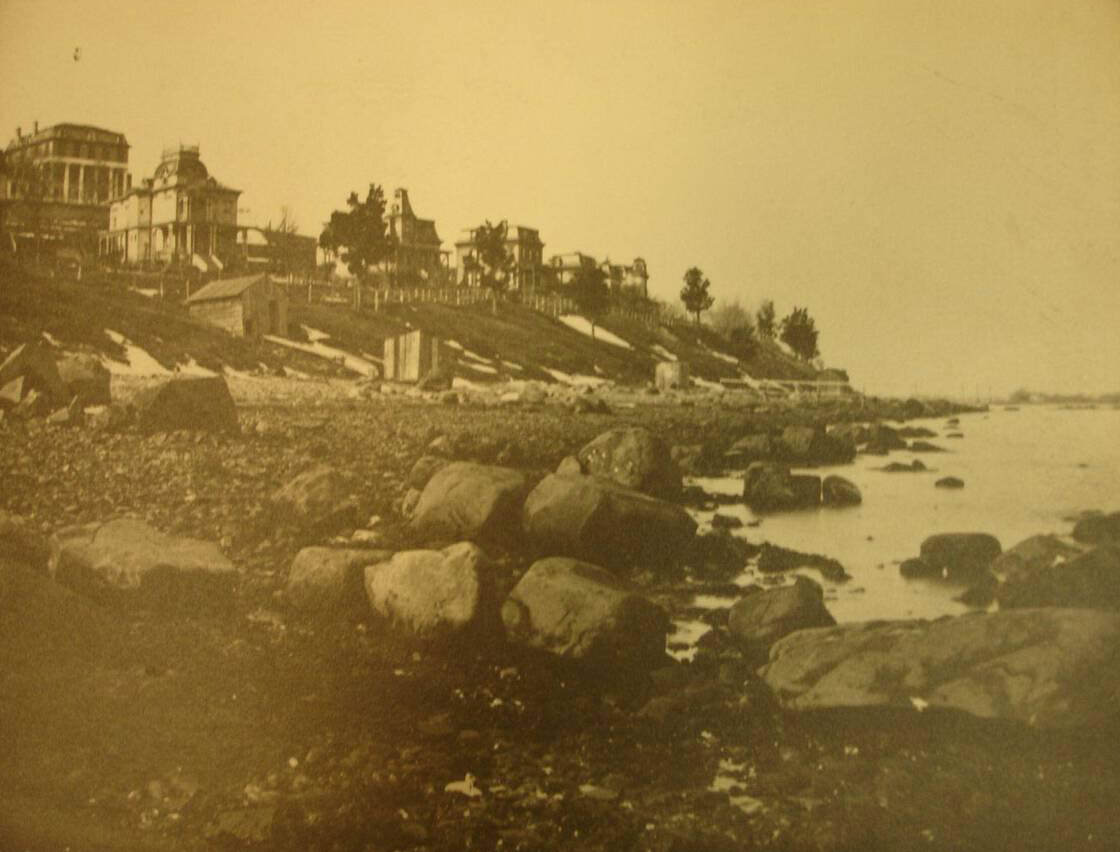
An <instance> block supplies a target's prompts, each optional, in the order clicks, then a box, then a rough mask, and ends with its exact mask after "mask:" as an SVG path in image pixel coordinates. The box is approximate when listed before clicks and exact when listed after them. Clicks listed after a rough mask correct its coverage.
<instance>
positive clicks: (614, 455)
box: [577, 426, 681, 500]
mask: <svg viewBox="0 0 1120 852" xmlns="http://www.w3.org/2000/svg"><path fill="white" fill-rule="evenodd" d="M577 457H578V459H579V462H580V465H581V466H582V468H583V470H584V472H586V473H590V474H592V475H594V476H603V477H606V478H607V479H610V480H613V481H614V482H617V483H618V484H619V485H621V486H622V487H623V488H630V489H632V490H634V491H642V492H644V493H646V494H649V495H650V496H651V497H657V498H659V499H662V500H672V499H675V498H676V497H678V496H679V495H680V491H681V472H680V470H679V469H678V468H677V465H676V463H675V462H674V461H673V458H672V454H671V452H670V450H669V447H668V445H666V443H665V442H664V441H662V440H661V439H660V438H658V437H657V436H655V435H654V434H653V433H651V432H650V431H649V430H648V429H645V428H642V427H640V426H639V427H632V428H626V429H611V430H610V431H608V432H604V433H603V434H601V435H599V436H598V437H596V438H595V439H594V440H592V441H590V442H589V443H587V444H586V445H584V447H583V449H581V450H580V451H579V453H578V454H577Z"/></svg>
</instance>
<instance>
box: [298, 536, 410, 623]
mask: <svg viewBox="0 0 1120 852" xmlns="http://www.w3.org/2000/svg"><path fill="white" fill-rule="evenodd" d="M391 556H392V553H391V552H390V551H387V550H365V549H361V548H338V547H305V548H303V549H302V550H300V552H299V553H297V554H296V557H295V559H293V560H292V565H291V568H289V569H288V582H287V585H286V587H285V589H284V598H285V600H286V601H287V602H288V604H289V605H291V606H292V607H293V608H294V609H297V610H300V611H301V612H304V613H308V614H317V615H331V616H333V615H342V616H348V615H357V614H360V613H362V612H365V611H366V610H367V609H368V603H367V601H366V597H365V592H364V589H363V581H364V577H365V573H364V569H365V567H366V566H367V565H373V564H375V563H378V562H384V561H385V560H386V559H389V558H390V557H391Z"/></svg>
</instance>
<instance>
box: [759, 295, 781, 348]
mask: <svg viewBox="0 0 1120 852" xmlns="http://www.w3.org/2000/svg"><path fill="white" fill-rule="evenodd" d="M755 318H756V319H757V321H758V333H759V334H761V335H762V336H763V337H767V338H769V339H770V340H773V339H774V338H775V337H776V336H777V334H778V326H777V314H775V313H774V302H773V300H772V299H766V300H765V301H763V303H762V304H761V305H759V307H758V313H757V314H756V317H755Z"/></svg>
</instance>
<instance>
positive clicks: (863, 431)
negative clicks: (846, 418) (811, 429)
mask: <svg viewBox="0 0 1120 852" xmlns="http://www.w3.org/2000/svg"><path fill="white" fill-rule="evenodd" d="M827 431H828V434H829V435H831V436H832V437H833V438H835V439H836V440H838V441H842V442H843V443H845V444H847V445H849V446H852V447H855V446H856V445H857V444H865V443H867V441H868V438H869V437H870V435H871V430H870V429H869V428H868V427H867V426H866V425H865V424H863V423H836V424H833V425H832V426H829V427H828V430H827Z"/></svg>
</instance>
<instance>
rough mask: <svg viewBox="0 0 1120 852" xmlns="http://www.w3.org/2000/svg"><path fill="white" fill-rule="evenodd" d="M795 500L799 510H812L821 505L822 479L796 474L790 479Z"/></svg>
mask: <svg viewBox="0 0 1120 852" xmlns="http://www.w3.org/2000/svg"><path fill="white" fill-rule="evenodd" d="M789 484H790V489H791V490H792V491H793V499H794V502H795V503H796V505H797V507H798V508H799V509H811V508H813V507H815V506H819V505H820V504H821V478H820V477H819V476H814V475H812V474H808V473H795V474H792V475H790V478H789Z"/></svg>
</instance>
